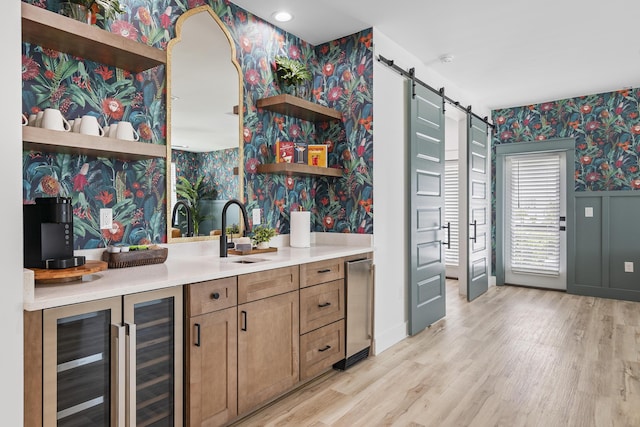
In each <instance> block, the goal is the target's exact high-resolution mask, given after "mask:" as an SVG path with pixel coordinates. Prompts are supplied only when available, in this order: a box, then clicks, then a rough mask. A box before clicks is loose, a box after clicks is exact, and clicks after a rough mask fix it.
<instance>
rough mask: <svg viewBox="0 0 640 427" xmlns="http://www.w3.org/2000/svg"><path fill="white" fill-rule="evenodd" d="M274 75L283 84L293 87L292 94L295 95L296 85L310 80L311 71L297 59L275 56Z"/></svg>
mask: <svg viewBox="0 0 640 427" xmlns="http://www.w3.org/2000/svg"><path fill="white" fill-rule="evenodd" d="M275 61H276V75H277V76H278V80H279V81H280V82H281V83H282V84H283V85H284V86H289V87H291V88H292V89H293V91H294V93H293V94H294V95H297V91H298V87H299V86H300V85H302V84H304V83H305V82H308V81H310V80H311V78H312V75H311V71H309V69H308V68H307V66H306V65H305V64H303V63H302V62H300V61H298V60H297V59H291V58H287V57H286V56H276V58H275Z"/></svg>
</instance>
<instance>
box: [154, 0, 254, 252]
mask: <svg viewBox="0 0 640 427" xmlns="http://www.w3.org/2000/svg"><path fill="white" fill-rule="evenodd" d="M229 40H230V39H229V37H228V33H227V32H226V30H223V29H222V24H221V23H220V22H219V20H218V19H217V17H215V15H214V14H213V11H212V10H211V9H210V8H209V7H208V6H204V7H200V8H196V9H192V10H190V11H188V12H186V13H185V14H184V15H183V16H182V17H181V18H180V19H179V21H178V25H177V38H176V39H174V40H173V41H172V42H171V43H170V45H169V64H168V67H167V68H168V77H169V78H168V82H169V83H168V85H167V86H168V87H167V94H168V97H169V99H168V105H169V110H168V114H167V121H168V124H169V131H168V141H169V143H170V144H171V148H170V151H171V152H170V158H171V162H170V168H171V170H170V171H169V174H168V176H169V177H170V179H169V180H168V185H169V186H170V188H169V189H168V191H167V194H168V197H169V202H168V203H167V206H168V215H167V219H168V221H169V222H170V224H169V231H170V233H168V236H170V237H169V241H175V240H176V238H179V239H180V240H182V239H187V238H194V237H197V238H199V239H202V238H205V237H211V236H216V235H218V234H219V233H220V228H221V211H222V207H223V206H224V204H225V203H226V202H227V201H228V200H229V199H234V198H241V195H242V188H241V183H242V175H241V173H242V168H238V165H240V164H241V158H240V156H241V153H240V150H239V147H240V127H241V126H240V125H241V122H242V121H241V116H240V115H239V114H237V111H236V112H234V110H237V106H238V105H242V103H241V91H240V88H241V80H240V79H241V77H240V76H241V73H240V72H239V66H238V64H237V62H235V49H234V47H233V45H232V44H231V43H230V41H229ZM232 59H233V60H232ZM234 107H235V108H234ZM234 168H237V170H238V171H239V175H236V174H234ZM238 218H239V217H238V212H237V210H234V211H233V212H232V211H231V210H230V211H228V212H227V224H228V225H233V224H237V223H238Z"/></svg>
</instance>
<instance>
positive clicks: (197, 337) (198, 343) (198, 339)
mask: <svg viewBox="0 0 640 427" xmlns="http://www.w3.org/2000/svg"><path fill="white" fill-rule="evenodd" d="M193 326H195V328H196V342H195V346H196V347H200V324H199V323H196V324H194V325H193Z"/></svg>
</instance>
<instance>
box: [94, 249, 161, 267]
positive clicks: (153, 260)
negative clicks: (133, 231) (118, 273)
mask: <svg viewBox="0 0 640 427" xmlns="http://www.w3.org/2000/svg"><path fill="white" fill-rule="evenodd" d="M168 254H169V249H168V248H162V247H160V246H151V247H150V248H149V249H147V250H141V251H129V252H119V253H115V254H113V253H109V252H107V251H104V252H103V253H102V260H103V261H106V262H107V264H108V266H109V268H126V267H137V266H140V265H151V264H162V263H163V262H165V261H166V260H167V255H168Z"/></svg>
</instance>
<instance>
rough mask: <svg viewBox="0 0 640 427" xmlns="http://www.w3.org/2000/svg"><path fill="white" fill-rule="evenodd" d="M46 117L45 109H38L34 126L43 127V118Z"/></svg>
mask: <svg viewBox="0 0 640 427" xmlns="http://www.w3.org/2000/svg"><path fill="white" fill-rule="evenodd" d="M43 117H44V111H38V112H37V113H36V120H35V122H34V123H35V124H34V126H35V127H37V128H41V127H42V118H43Z"/></svg>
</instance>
